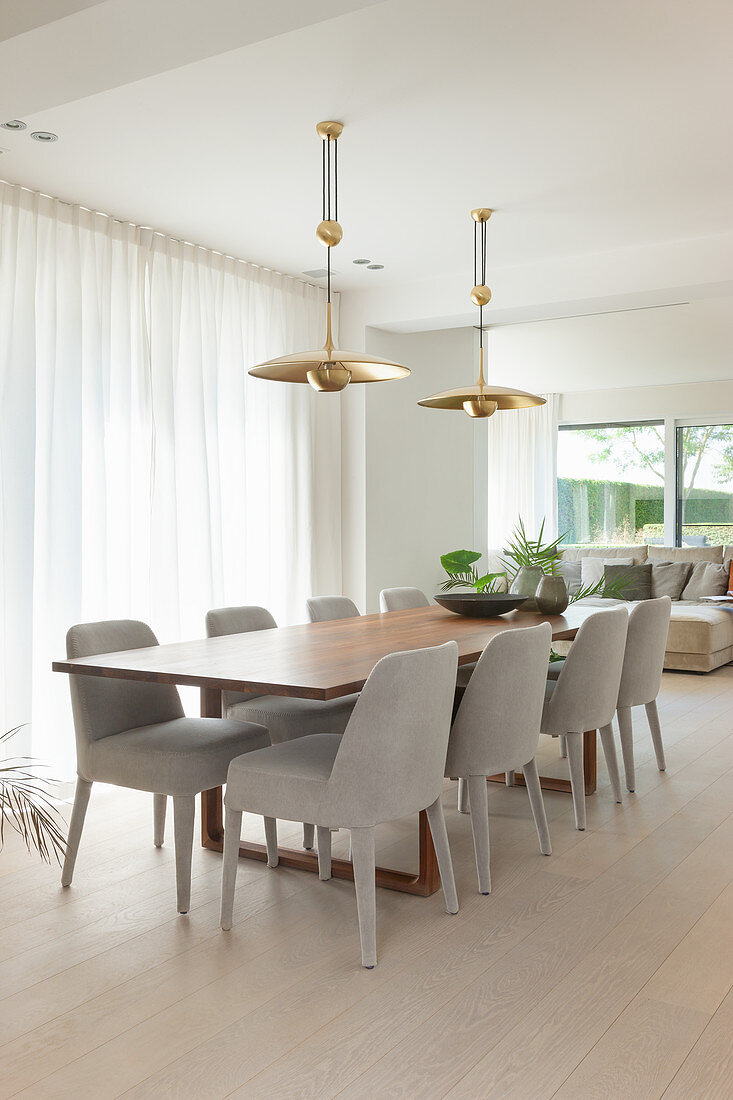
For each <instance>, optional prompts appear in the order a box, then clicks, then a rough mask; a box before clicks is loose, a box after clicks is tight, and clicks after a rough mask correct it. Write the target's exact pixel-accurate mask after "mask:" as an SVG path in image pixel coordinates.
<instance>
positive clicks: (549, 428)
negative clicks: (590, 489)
mask: <svg viewBox="0 0 733 1100" xmlns="http://www.w3.org/2000/svg"><path fill="white" fill-rule="evenodd" d="M542 396H543V397H545V398H546V403H545V404H544V405H538V406H535V407H534V408H531V409H517V410H516V411H515V410H510V411H507V412H502V413H497V414H496V415H494V416H492V418H491V420H490V421H489V423H488V463H489V479H488V494H489V501H488V528H489V530H488V545H489V547H491V548H492V549H500V548H501V547H503V546H504V545H505V543H506V540H507V538H508V537H509V535H510V534H511V532H512V530H513V528H514V526H515V525H516V523H517V520H518V519H519V518H520V517H521V519H522V520H523V522H524V525H525V527H526V529H527V533H528V534H529V535H531V536H536V535H537V534H538V533H539V529H540V525H541V523H542V520H543V519H544V520H545V532H544V533H545V535H546V536H547V535H555V534H556V533H557V395H556V394H553V393H550V394H543V395H542Z"/></svg>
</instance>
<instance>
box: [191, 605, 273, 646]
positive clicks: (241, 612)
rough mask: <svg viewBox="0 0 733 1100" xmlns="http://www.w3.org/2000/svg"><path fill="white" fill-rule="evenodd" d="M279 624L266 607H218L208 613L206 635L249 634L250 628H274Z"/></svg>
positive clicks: (212, 636) (214, 636) (217, 636)
mask: <svg viewBox="0 0 733 1100" xmlns="http://www.w3.org/2000/svg"><path fill="white" fill-rule="evenodd" d="M275 626H277V623H276V622H275V620H274V619H273V617H272V615H271V614H270V612H269V611H268V610H267V608H266V607H257V606H255V605H254V604H252V605H250V606H247V607H217V608H215V609H214V610H213V611H208V612H207V613H206V637H207V638H221V637H223V636H224V635H226V634H248V633H249V632H250V630H272V628H273V627H275Z"/></svg>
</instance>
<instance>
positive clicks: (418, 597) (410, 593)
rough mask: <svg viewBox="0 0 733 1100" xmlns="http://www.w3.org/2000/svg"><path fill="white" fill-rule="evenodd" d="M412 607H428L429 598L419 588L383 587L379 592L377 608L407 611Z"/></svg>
mask: <svg viewBox="0 0 733 1100" xmlns="http://www.w3.org/2000/svg"><path fill="white" fill-rule="evenodd" d="M413 607H430V600H429V599H428V598H427V596H426V595H425V593H424V592H423V591H422V590H421V589H420V588H383V589H382V591H381V592H380V593H379V610H380V611H382V612H384V611H409V610H410V609H411V608H413Z"/></svg>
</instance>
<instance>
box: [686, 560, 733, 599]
mask: <svg viewBox="0 0 733 1100" xmlns="http://www.w3.org/2000/svg"><path fill="white" fill-rule="evenodd" d="M727 591H728V568H727V567H726V566H725V565H716V564H715V562H712V561H696V562H695V564H694V565H693V567H692V572H691V573H690V576H689V579H688V581H687V584H686V585H685V587H684V588H683V590H682V596H681V597H680V599H682V600H699V599H700V597H701V596H724V595H725V594H726V592H727Z"/></svg>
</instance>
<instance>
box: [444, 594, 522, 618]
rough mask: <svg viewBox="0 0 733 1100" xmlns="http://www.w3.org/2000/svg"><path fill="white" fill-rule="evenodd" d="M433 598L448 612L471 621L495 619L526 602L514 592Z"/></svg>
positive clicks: (445, 595)
mask: <svg viewBox="0 0 733 1100" xmlns="http://www.w3.org/2000/svg"><path fill="white" fill-rule="evenodd" d="M433 598H434V600H435V602H436V603H439V604H440V606H441V607H445V608H447V609H448V611H453V612H454V613H455V614H456V615H466V616H467V617H468V618H471V619H495V618H496V616H497V615H506V613H507V612H508V611H515V610H516V609H517V608H518V607H521V605H522V604H523V603H524V602H525V601H526V600H527V596H518V595H516V593H514V592H458V593H455V594H454V595H447V594H444V595H441V596H434V597H433Z"/></svg>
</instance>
